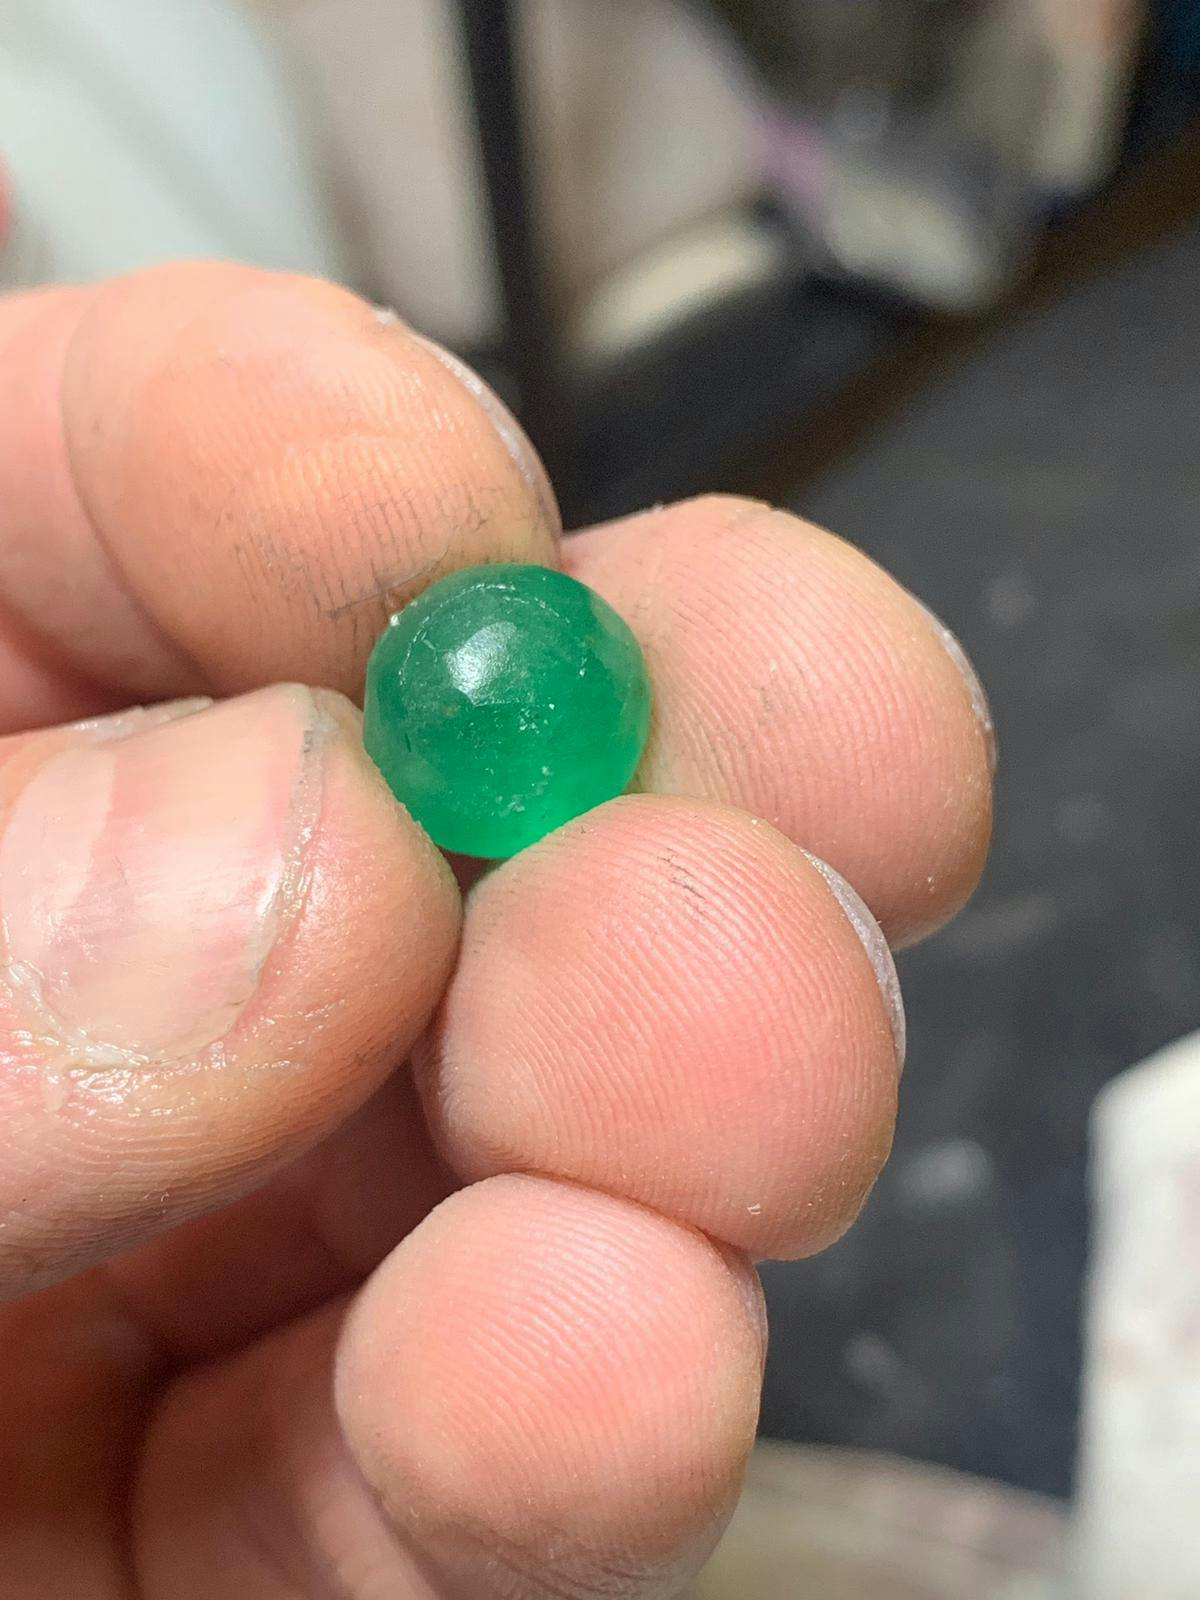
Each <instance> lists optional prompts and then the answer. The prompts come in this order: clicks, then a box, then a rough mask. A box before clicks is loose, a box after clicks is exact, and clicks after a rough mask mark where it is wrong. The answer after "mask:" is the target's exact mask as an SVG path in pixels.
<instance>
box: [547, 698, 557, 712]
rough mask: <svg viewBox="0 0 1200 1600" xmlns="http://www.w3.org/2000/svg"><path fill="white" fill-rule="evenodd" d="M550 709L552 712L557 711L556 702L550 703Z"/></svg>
mask: <svg viewBox="0 0 1200 1600" xmlns="http://www.w3.org/2000/svg"><path fill="white" fill-rule="evenodd" d="M549 709H550V710H551V711H554V710H555V709H556V707H555V704H554V701H553V700H551V701H550V706H549Z"/></svg>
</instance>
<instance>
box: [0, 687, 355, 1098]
mask: <svg viewBox="0 0 1200 1600" xmlns="http://www.w3.org/2000/svg"><path fill="white" fill-rule="evenodd" d="M172 709H173V708H170V707H162V708H158V707H155V708H153V709H152V710H151V711H150V712H147V713H145V714H144V716H143V717H136V716H135V717H133V718H132V719H130V718H129V717H128V714H122V715H123V717H124V721H125V726H124V728H122V726H121V721H122V719H121V718H115V719H109V720H110V722H111V723H113V724H115V725H116V726H115V729H111V728H110V729H101V731H100V733H99V735H97V736H92V735H93V731H94V729H96V728H100V724H96V725H92V726H91V727H89V728H87V729H85V730H83V733H84V737H83V738H82V739H81V740H80V741H79V742H78V743H76V744H72V745H71V746H69V747H67V748H66V749H62V748H61V747H59V748H56V750H55V751H54V753H52V754H51V755H50V756H49V758H48V759H47V760H46V761H45V762H44V763H43V764H42V765H41V766H39V767H37V768H36V769H35V770H34V771H33V774H32V776H31V777H30V778H29V779H28V781H27V782H26V783H25V786H24V788H23V789H22V790H21V792H20V793H19V794H18V796H17V797H16V799H15V801H14V802H13V803H12V805H11V808H10V810H9V813H8V816H7V818H6V819H5V821H4V831H3V835H2V836H0V931H2V934H3V940H4V952H3V954H4V966H5V971H4V976H5V978H6V979H7V981H8V984H9V986H10V987H11V990H12V992H13V999H14V1003H15V1004H16V1005H18V1006H19V1007H21V1008H22V1009H23V1010H24V1011H25V1013H26V1015H27V1016H28V1017H29V1019H30V1026H31V1027H34V1028H36V1029H37V1030H38V1031H39V1033H40V1034H41V1036H42V1037H43V1038H46V1039H47V1040H48V1041H51V1042H53V1043H56V1044H57V1045H59V1046H60V1047H61V1050H62V1052H63V1054H64V1056H65V1057H66V1058H67V1059H68V1060H69V1061H70V1062H71V1063H72V1064H75V1065H79V1066H90V1067H105V1066H113V1065H127V1064H131V1063H136V1062H138V1061H139V1060H153V1061H156V1062H162V1061H171V1060H176V1059H179V1058H182V1057H192V1056H195V1055H196V1054H197V1053H199V1052H201V1051H204V1050H205V1049H207V1048H208V1047H210V1046H212V1045H214V1044H216V1043H217V1042H218V1041H219V1040H221V1039H222V1038H224V1036H225V1035H226V1034H227V1033H228V1032H229V1030H230V1029H231V1028H232V1027H233V1026H234V1024H235V1023H236V1022H237V1020H238V1018H239V1017H240V1016H241V1015H242V1013H243V1011H244V1010H245V1009H246V1007H247V1006H248V1005H249V1004H250V1002H251V1001H252V999H253V998H254V995H255V993H256V992H257V988H258V983H259V978H260V975H261V973H262V970H263V966H264V963H265V962H266V961H267V958H268V957H269V956H270V953H271V951H272V949H273V947H274V945H275V943H276V941H277V940H278V938H279V935H280V933H281V932H282V931H283V929H284V928H285V927H286V926H287V925H288V922H289V920H290V918H291V916H292V914H293V912H294V911H295V909H296V907H297V904H298V903H299V901H300V899H301V897H302V895H303V892H304V887H305V882H306V868H307V860H306V858H307V853H308V845H309V841H310V839H311V837H312V834H313V830H314V827H315V823H316V818H317V813H318V806H319V803H320V790H321V778H322V772H323V766H324V749H325V744H326V739H327V736H328V735H329V732H330V730H331V728H332V723H331V721H330V719H329V718H328V716H327V715H326V713H325V712H324V711H323V710H322V708H321V707H320V706H319V705H318V703H317V701H316V700H315V699H314V697H313V695H312V694H311V693H310V692H309V691H308V690H307V689H302V688H298V687H294V686H291V685H285V686H283V687H280V688H274V689H266V690H262V691H260V692H259V693H257V694H252V695H246V696H244V697H243V698H241V699H238V700H231V701H227V702H225V703H224V704H221V705H218V706H212V707H209V708H201V709H198V710H197V709H195V706H194V704H193V705H192V706H191V707H188V705H187V704H186V703H184V705H183V708H182V709H180V708H174V709H175V710H176V714H175V715H174V716H171V711H172Z"/></svg>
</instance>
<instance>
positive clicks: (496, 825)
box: [363, 564, 651, 860]
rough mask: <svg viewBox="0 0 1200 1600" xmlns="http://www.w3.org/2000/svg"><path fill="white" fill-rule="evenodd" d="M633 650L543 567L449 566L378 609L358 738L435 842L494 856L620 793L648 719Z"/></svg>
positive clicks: (596, 610)
mask: <svg viewBox="0 0 1200 1600" xmlns="http://www.w3.org/2000/svg"><path fill="white" fill-rule="evenodd" d="M650 704H651V692H650V681H649V678H648V676H647V672H646V664H645V659H644V657H643V655H642V651H641V646H640V645H639V644H638V642H637V640H636V639H635V638H634V636H633V634H632V632H631V631H630V629H629V627H628V626H627V624H626V623H625V622H624V621H623V620H622V619H621V618H620V617H619V616H618V615H617V613H616V612H615V611H614V610H613V609H612V607H611V606H610V605H608V603H607V602H606V601H604V600H602V599H601V598H600V596H599V595H598V594H596V593H595V592H594V591H593V590H591V589H589V588H588V587H587V586H586V585H585V584H582V583H579V582H578V581H577V580H576V579H574V578H568V577H567V576H566V575H565V574H564V573H561V572H556V571H554V570H553V569H551V568H549V567H537V566H525V565H515V564H514V565H503V566H484V567H473V568H469V569H468V570H466V571H463V572H456V573H453V574H451V575H450V576H449V577H447V578H443V579H442V580H441V582H440V583H435V584H434V585H432V587H430V588H429V589H427V590H425V591H424V593H423V594H421V595H420V596H419V597H418V598H417V599H416V600H414V601H413V602H412V603H411V604H410V605H408V606H406V607H405V608H404V610H403V611H400V612H397V614H396V615H395V616H394V617H393V618H392V619H391V622H390V624H389V625H388V627H387V628H386V629H385V631H384V633H383V634H382V635H381V637H380V639H379V642H378V643H377V644H376V646H375V649H374V651H373V652H372V654H371V659H370V662H369V664H368V667H367V684H366V695H365V702H364V729H363V736H364V739H365V742H366V747H367V751H368V753H369V754H370V756H371V758H372V759H373V760H374V761H375V763H376V765H377V766H378V767H379V769H380V771H381V772H382V773H383V776H384V778H385V779H386V780H387V782H388V784H389V786H390V788H391V790H392V792H393V793H394V794H395V796H396V798H397V799H398V800H399V801H400V802H401V804H402V805H404V806H405V807H407V809H408V810H409V811H410V812H411V814H412V815H413V817H415V818H416V820H417V821H418V822H419V823H420V824H421V826H422V827H424V828H425V830H426V831H427V832H428V833H429V834H430V836H431V837H432V838H433V840H434V842H435V843H436V844H438V845H440V846H441V847H442V849H444V850H449V851H453V852H454V853H456V854H459V855H467V856H478V857H481V858H484V859H488V860H501V859H504V858H506V857H508V856H512V855H515V854H516V853H517V852H518V851H519V850H523V849H524V848H525V847H526V846H527V845H530V844H534V843H536V841H537V840H538V839H541V838H542V837H544V835H546V834H547V833H550V832H552V831H553V830H554V829H555V828H558V827H561V826H562V825H563V824H564V823H566V822H570V821H571V820H572V819H573V818H574V817H577V816H580V815H581V814H582V813H583V812H585V811H590V810H591V809H592V808H593V807H594V806H598V805H601V804H603V802H604V801H606V800H611V799H613V798H614V797H615V796H616V795H619V794H621V793H623V792H624V790H625V789H626V788H627V787H628V785H629V782H630V780H631V779H632V777H633V774H634V772H635V770H636V768H637V764H638V762H639V760H640V759H641V755H642V751H643V749H644V748H645V744H646V738H647V735H648V733H649V728H650Z"/></svg>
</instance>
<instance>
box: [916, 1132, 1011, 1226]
mask: <svg viewBox="0 0 1200 1600" xmlns="http://www.w3.org/2000/svg"><path fill="white" fill-rule="evenodd" d="M992 1173H993V1166H992V1158H991V1156H989V1155H988V1153H987V1151H986V1150H985V1149H984V1148H983V1146H982V1145H981V1144H977V1143H976V1141H975V1140H974V1139H939V1140H938V1141H937V1142H936V1143H935V1144H927V1145H926V1146H925V1148H924V1149H923V1150H919V1151H918V1152H917V1154H916V1155H915V1156H913V1157H912V1159H911V1160H910V1161H909V1162H908V1163H907V1164H906V1165H905V1167H904V1168H903V1170H902V1171H901V1173H900V1182H899V1188H900V1195H901V1197H902V1199H903V1200H904V1202H905V1204H906V1205H908V1206H909V1208H910V1209H912V1210H914V1211H934V1210H940V1209H942V1208H943V1207H946V1206H956V1205H963V1204H965V1203H966V1202H968V1201H970V1200H973V1199H974V1198H975V1197H976V1196H977V1195H980V1194H982V1193H983V1192H984V1191H985V1190H987V1189H988V1188H990V1187H991V1183H992Z"/></svg>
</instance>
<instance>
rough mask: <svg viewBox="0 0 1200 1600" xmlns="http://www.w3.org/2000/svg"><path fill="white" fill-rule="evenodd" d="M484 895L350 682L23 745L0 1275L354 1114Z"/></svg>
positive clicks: (231, 1192) (32, 1270)
mask: <svg viewBox="0 0 1200 1600" xmlns="http://www.w3.org/2000/svg"><path fill="white" fill-rule="evenodd" d="M457 916H458V911H457V899H456V894H455V890H454V886H453V882H452V880H451V878H450V876H449V873H448V871H447V869H446V867H445V864H444V863H443V861H442V860H441V858H440V856H439V855H438V854H437V852H436V851H435V850H434V849H433V847H432V845H431V844H430V843H429V841H428V840H427V839H426V838H425V836H424V835H423V834H422V833H421V832H420V830H419V829H418V828H417V827H416V826H415V824H413V823H412V822H411V820H410V819H409V818H408V817H407V815H406V814H405V813H404V812H403V811H402V810H401V809H400V808H399V807H398V806H397V805H396V804H395V803H394V801H393V800H392V799H391V797H390V795H389V794H388V793H387V791H386V789H385V787H384V785H383V784H382V782H381V781H380V780H379V779H378V776H377V775H376V774H375V772H374V769H373V768H372V767H371V766H370V764H369V763H368V762H367V760H366V758H365V756H364V755H363V753H362V747H361V739H360V737H359V734H358V713H357V712H356V711H354V710H353V708H352V707H351V706H350V705H349V704H348V703H347V702H345V701H343V700H342V699H341V698H340V697H339V696H336V695H333V694H329V693H327V692H324V691H320V692H313V691H310V690H308V689H304V688H300V687H296V686H284V687H279V688H273V689H267V690H262V691H260V692H258V693H255V694H251V695H247V696H245V697H243V698H240V699H236V700H231V701H228V702H225V703H223V704H220V705H215V706H214V705H211V704H209V703H208V702H207V701H183V702H177V703H175V704H173V705H168V706H160V707H157V708H155V709H154V710H151V711H146V712H129V713H123V714H121V715H119V716H116V717H111V718H105V719H102V720H100V721H97V722H93V723H88V724H77V725H75V726H73V727H68V728H64V729H58V730H53V731H50V732H47V733H40V734H36V735H32V736H27V737H25V738H20V739H11V740H6V741H3V742H2V743H0V1117H2V1119H3V1125H4V1127H5V1130H6V1134H5V1142H4V1145H3V1148H2V1150H0V1215H3V1216H4V1217H5V1218H6V1225H5V1227H4V1229H3V1231H2V1232H0V1295H11V1294H14V1293H20V1292H22V1291H24V1290H27V1289H30V1288H34V1287H40V1286H41V1285H42V1284H44V1283H47V1282H49V1281H51V1280H53V1279H55V1278H58V1277H61V1276H63V1275H64V1274H66V1273H68V1272H70V1271H73V1270H76V1269H78V1268H80V1267H82V1266H84V1265H87V1264H89V1263H91V1262H93V1261H95V1260H98V1259H101V1258H102V1257H104V1256H106V1255H109V1254H111V1253H113V1252H114V1251H116V1250H118V1249H120V1248H123V1247H124V1246H126V1245H128V1244H130V1243H132V1242H134V1241H136V1240H138V1239H140V1238H142V1237H144V1236H146V1235H147V1234H149V1233H150V1232H153V1231H156V1230H158V1229H161V1228H164V1227H169V1226H173V1225H174V1224H175V1223H177V1222H179V1221H180V1220H182V1219H183V1218H185V1217H187V1216H191V1215H194V1214H196V1213H198V1212H199V1211H202V1210H205V1209H207V1208H210V1207H213V1206H216V1205H220V1204H223V1203H225V1202H226V1201H228V1200H229V1199H231V1198H232V1197H233V1196H235V1195H236V1194H238V1193H240V1192H242V1191H244V1190H246V1189H247V1188H249V1187H251V1186H252V1185H253V1184H255V1183H256V1182H257V1181H260V1180H261V1179H262V1178H264V1177H265V1176H266V1175H267V1174H268V1173H269V1172H270V1171H271V1170H272V1169H273V1168H274V1167H276V1166H277V1165H279V1163H280V1162H281V1161H283V1160H284V1159H286V1158H287V1157H289V1156H291V1155H293V1154H295V1153H297V1152H298V1151H299V1150H301V1149H302V1148H304V1147H306V1146H307V1145H309V1144H311V1143H313V1142H315V1140H317V1139H318V1138H320V1137H321V1136H322V1135H323V1134H324V1133H326V1132H327V1131H328V1130H329V1129H330V1128H331V1127H332V1126H333V1125H334V1124H335V1123H337V1122H338V1121H340V1120H341V1119H342V1118H344V1117H345V1116H346V1115H348V1114H349V1112H350V1111H352V1110H353V1109H354V1108H355V1107H356V1106H357V1105H359V1104H360V1103H361V1101H362V1100H364V1099H365V1098H366V1096H367V1095H368V1094H369V1093H370V1092H371V1091H372V1089H374V1088H375V1087H376V1085H377V1084H378V1083H379V1081H380V1080H381V1078H382V1076H383V1075H384V1074H385V1073H386V1071H387V1070H388V1068H389V1067H390V1066H391V1065H393V1064H394V1063H395V1061H396V1060H397V1059H398V1057H399V1056H400V1055H401V1053H402V1052H403V1051H404V1050H406V1049H407V1048H408V1046H409V1045H410V1044H411V1043H412V1040H413V1038H414V1037H415V1034H416V1032H417V1031H418V1030H419V1028H420V1027H421V1025H422V1024H423V1022H424V1020H425V1018H426V1016H427V1015H428V1013H429V1011H430V1009H431V1008H432V1006H433V1005H434V1004H435V1002H436V1000H437V998H438V995H439V992H440V990H441V988H442V986H443V984H444V981H445V978H446V974H447V971H448V968H449V963H450V959H451V953H452V949H453V943H454V939H455V936H456V931H457ZM351 928H352V929H353V930H354V936H353V939H352V940H351V939H348V938H347V930H348V929H351ZM381 971H386V973H387V976H388V981H387V982H386V983H380V982H379V981H378V977H379V974H380V972H381Z"/></svg>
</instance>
